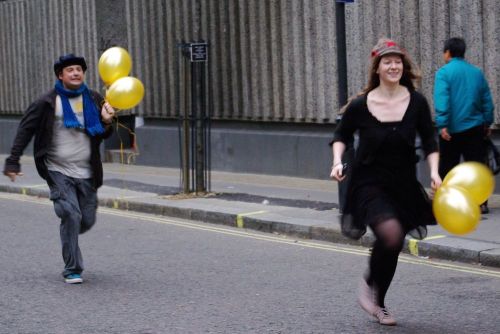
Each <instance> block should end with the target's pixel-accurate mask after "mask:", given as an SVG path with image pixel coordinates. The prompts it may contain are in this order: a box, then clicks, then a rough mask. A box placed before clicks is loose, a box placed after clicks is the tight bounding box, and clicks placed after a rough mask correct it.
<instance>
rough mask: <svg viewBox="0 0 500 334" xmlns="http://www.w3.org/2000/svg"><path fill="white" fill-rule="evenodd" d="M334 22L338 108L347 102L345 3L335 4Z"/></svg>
mask: <svg viewBox="0 0 500 334" xmlns="http://www.w3.org/2000/svg"><path fill="white" fill-rule="evenodd" d="M335 22H336V36H337V38H336V39H337V73H338V81H337V82H338V97H339V106H343V105H344V104H346V102H347V55H346V38H345V3H343V2H336V3H335Z"/></svg>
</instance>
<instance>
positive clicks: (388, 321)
mask: <svg viewBox="0 0 500 334" xmlns="http://www.w3.org/2000/svg"><path fill="white" fill-rule="evenodd" d="M373 316H374V317H375V318H376V319H377V320H378V322H379V324H381V325H386V326H394V325H396V319H394V317H393V316H392V314H391V313H390V312H389V310H388V309H386V308H382V307H379V309H378V311H377V312H375V313H374V314H373Z"/></svg>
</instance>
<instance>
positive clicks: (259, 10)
mask: <svg viewBox="0 0 500 334" xmlns="http://www.w3.org/2000/svg"><path fill="white" fill-rule="evenodd" d="M345 8H346V12H345V14H346V31H347V49H346V50H345V51H346V52H347V56H348V63H347V71H348V87H349V95H352V94H355V93H356V92H358V91H359V90H360V89H362V87H363V85H364V84H365V82H366V76H367V74H366V69H367V63H368V60H369V59H368V56H369V51H370V49H371V47H372V45H373V44H374V43H375V42H376V40H377V39H378V38H379V37H381V36H389V37H392V38H395V39H396V40H398V41H399V42H401V44H403V45H404V46H405V47H406V48H407V49H408V50H409V52H410V54H411V55H412V56H413V58H414V61H415V63H416V64H418V65H419V66H420V68H421V70H422V74H423V81H422V91H423V92H424V93H425V95H426V96H427V97H428V98H429V99H431V95H432V94H431V91H432V83H433V76H434V72H435V71H436V69H437V68H438V67H439V66H441V65H442V60H441V52H442V44H443V41H444V40H445V39H446V38H448V37H450V36H460V35H461V36H464V37H465V38H466V40H467V42H468V45H469V49H468V52H467V54H466V56H467V59H468V60H469V61H471V62H472V63H474V64H477V65H478V66H481V67H482V68H483V69H484V72H485V74H486V76H487V78H488V80H489V83H490V87H491V89H492V92H493V95H494V100H495V104H496V105H497V106H498V99H499V81H500V79H499V71H498V66H499V65H498V59H499V49H498V45H499V44H500V43H499V37H498V36H499V35H498V33H497V31H498V30H499V28H500V27H499V22H500V20H499V14H500V2H498V1H497V0H427V1H418V0H377V1H374V0H356V1H355V2H354V3H353V4H346V5H345ZM55 18H57V19H55ZM335 24H336V19H335V1H334V0H99V1H97V0H37V1H33V0H31V1H30V0H6V1H0V43H1V45H2V48H0V77H1V78H2V80H0V130H1V133H0V153H5V152H8V150H9V148H10V143H11V141H12V126H13V124H14V123H13V122H17V121H18V119H19V116H20V115H21V114H22V112H23V110H25V109H26V107H27V106H28V104H29V102H30V101H32V100H33V99H34V98H35V97H36V96H38V95H39V94H41V93H42V92H44V91H46V90H48V89H49V88H51V87H52V86H53V84H54V76H53V73H52V70H51V68H52V64H53V62H54V60H55V58H56V57H57V56H59V55H61V54H64V53H67V52H74V53H77V54H81V55H83V56H85V57H86V58H87V61H88V63H89V70H88V72H87V82H88V84H89V86H91V87H94V88H96V89H98V90H100V91H101V92H104V87H103V85H102V83H101V82H100V81H99V77H98V73H97V61H98V59H99V56H100V54H101V53H102V52H103V51H104V50H106V49H107V48H109V47H110V46H113V45H119V46H123V47H125V48H127V49H128V50H129V52H130V53H131V56H132V59H133V69H132V73H131V75H133V76H137V77H138V78H139V79H141V80H142V81H143V83H144V84H145V87H146V95H145V98H144V100H143V102H142V103H141V104H140V106H139V107H137V108H135V109H133V110H129V111H124V112H122V115H126V114H136V115H139V116H142V117H144V119H145V120H146V125H145V126H144V127H142V128H138V129H136V132H137V140H138V144H139V148H140V156H139V157H138V159H137V162H138V163H142V164H155V165H160V164H166V165H168V166H176V165H178V151H177V152H176V153H174V154H172V152H174V151H175V150H176V148H175V145H174V144H173V143H174V139H175V138H177V136H178V133H177V132H176V131H177V128H176V122H175V120H174V119H175V117H176V115H177V114H178V112H179V108H178V106H177V104H176V102H177V101H178V100H179V99H180V98H182V96H180V92H183V88H184V86H183V85H184V83H183V82H182V81H181V80H180V79H179V67H178V66H179V64H178V58H177V57H178V49H177V48H176V44H177V43H178V42H179V41H183V40H184V41H198V40H206V41H208V42H209V44H210V47H209V63H208V68H207V70H208V74H209V75H208V79H207V80H208V83H209V88H210V97H211V104H210V111H211V113H212V115H213V133H212V145H213V146H212V154H213V156H212V167H213V168H214V169H219V170H232V171H243V172H256V173H270V174H283V175H297V176H308V177H318V178H323V177H326V176H325V172H324V170H325V168H328V166H329V164H330V159H331V156H330V151H329V148H328V147H327V145H326V143H327V142H328V140H329V138H330V134H331V131H332V129H333V125H334V123H335V118H336V115H337V110H338V103H339V102H338V98H337V90H338V80H337V67H336V66H337V63H336V60H337V53H338V50H337V48H336V42H337V39H336V32H335ZM498 110H499V108H498V107H497V110H496V117H495V119H496V123H498V122H499V117H498ZM164 138H172V139H169V140H167V141H165V140H164ZM107 145H108V148H116V146H117V138H114V139H113V140H110V141H108V142H107ZM164 153H165V155H163V154H164ZM176 159H177V160H176Z"/></svg>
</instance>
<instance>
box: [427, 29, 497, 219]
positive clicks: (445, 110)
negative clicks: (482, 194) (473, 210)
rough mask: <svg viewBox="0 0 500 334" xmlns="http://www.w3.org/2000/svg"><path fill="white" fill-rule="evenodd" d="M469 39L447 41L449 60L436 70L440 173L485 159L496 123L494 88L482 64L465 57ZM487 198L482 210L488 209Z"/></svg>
mask: <svg viewBox="0 0 500 334" xmlns="http://www.w3.org/2000/svg"><path fill="white" fill-rule="evenodd" d="M465 49H466V45H465V41H464V40H463V39H462V38H450V39H448V40H447V41H446V42H445V45H444V50H443V52H444V54H443V59H444V61H445V62H446V64H445V65H444V66H443V67H441V68H440V69H439V70H438V71H437V72H436V77H435V82H434V108H435V112H436V126H437V128H438V130H439V151H440V159H439V174H440V176H441V178H443V179H444V177H445V176H446V174H448V172H449V171H450V170H451V169H452V168H453V167H455V166H456V165H458V164H459V163H460V159H461V158H462V157H463V160H464V161H478V162H482V163H484V161H485V156H486V149H485V145H484V137H485V136H489V135H490V132H491V130H490V125H491V124H492V123H493V110H494V106H493V101H492V98H491V93H490V88H489V87H488V82H487V81H486V79H485V77H484V75H483V73H482V72H481V70H480V69H479V68H477V67H476V66H474V65H471V64H469V63H468V62H467V61H466V60H465V59H464V54H465ZM488 211H489V210H488V206H487V202H485V203H483V204H482V205H481V212H482V213H488Z"/></svg>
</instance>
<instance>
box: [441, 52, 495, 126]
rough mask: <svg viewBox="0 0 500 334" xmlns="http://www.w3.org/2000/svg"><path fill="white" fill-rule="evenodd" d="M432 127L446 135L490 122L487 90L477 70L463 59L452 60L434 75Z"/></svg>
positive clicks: (485, 82) (491, 113) (490, 110)
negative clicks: (434, 119)
mask: <svg viewBox="0 0 500 334" xmlns="http://www.w3.org/2000/svg"><path fill="white" fill-rule="evenodd" d="M434 109H435V112H436V126H437V127H438V129H439V130H441V129H442V128H447V129H448V133H457V132H463V131H465V130H468V129H470V128H473V127H476V126H479V125H485V126H490V125H491V123H493V110H494V109H495V108H494V106H493V100H492V98H491V93H490V88H489V87H488V82H487V81H486V79H485V77H484V75H483V73H482V72H481V70H480V69H479V68H477V67H476V66H474V65H471V64H469V63H468V62H467V61H465V60H464V59H463V58H452V59H451V60H450V61H449V62H448V63H447V64H446V65H444V66H443V67H441V68H440V69H439V70H438V71H437V72H436V78H435V81H434Z"/></svg>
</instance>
